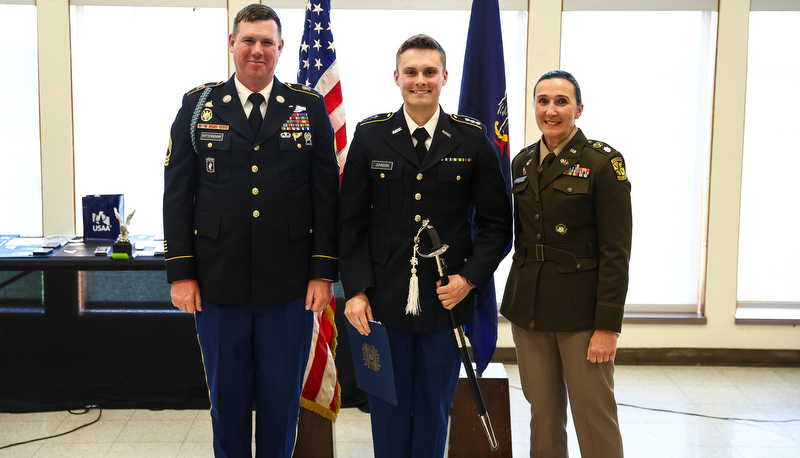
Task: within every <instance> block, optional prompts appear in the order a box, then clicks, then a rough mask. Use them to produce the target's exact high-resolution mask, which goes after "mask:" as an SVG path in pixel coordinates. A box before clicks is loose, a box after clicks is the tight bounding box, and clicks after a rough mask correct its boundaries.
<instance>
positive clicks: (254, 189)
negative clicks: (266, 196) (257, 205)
mask: <svg viewBox="0 0 800 458" xmlns="http://www.w3.org/2000/svg"><path fill="white" fill-rule="evenodd" d="M253 195H254V196H257V195H258V188H253Z"/></svg>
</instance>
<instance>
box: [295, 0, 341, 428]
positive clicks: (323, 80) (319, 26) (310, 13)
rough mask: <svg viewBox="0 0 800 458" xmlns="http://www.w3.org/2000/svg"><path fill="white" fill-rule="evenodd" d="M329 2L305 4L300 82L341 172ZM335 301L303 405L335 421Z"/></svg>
mask: <svg viewBox="0 0 800 458" xmlns="http://www.w3.org/2000/svg"><path fill="white" fill-rule="evenodd" d="M330 6H331V4H330V0H320V2H319V3H313V4H312V3H311V2H310V1H309V2H308V3H307V4H306V21H305V28H304V31H303V38H302V41H301V43H300V66H299V68H298V70H297V82H298V83H300V84H304V85H306V86H309V87H312V88H314V90H316V91H317V92H319V93H320V94H322V96H323V97H324V98H325V106H326V107H327V108H328V116H329V117H330V119H331V125H333V130H334V132H335V134H336V139H335V142H336V143H335V146H336V153H337V154H338V156H339V163H340V168H339V170H340V172H339V173H341V170H342V169H341V167H344V161H345V157H346V155H347V152H346V148H345V147H346V145H347V132H346V130H345V117H344V104H343V103H342V87H341V85H340V84H339V68H338V66H337V65H336V48H335V47H334V43H333V34H332V33H331V22H330V9H331V8H330ZM335 311H336V301H335V300H331V303H330V305H328V306H327V307H326V308H325V310H324V311H323V312H322V313H321V314H317V316H316V321H315V323H314V336H313V340H312V342H311V352H310V353H309V355H308V364H307V366H306V373H305V375H304V377H303V391H302V393H301V396H300V404H301V405H302V406H303V407H304V408H306V409H308V410H311V411H314V412H316V413H318V414H320V415H322V416H323V417H326V418H329V419H331V420H332V421H336V416H337V414H338V413H339V407H340V406H341V395H340V387H339V381H338V378H337V374H336V365H335V364H334V358H335V355H336V324H335V323H334V321H333V319H334V313H335Z"/></svg>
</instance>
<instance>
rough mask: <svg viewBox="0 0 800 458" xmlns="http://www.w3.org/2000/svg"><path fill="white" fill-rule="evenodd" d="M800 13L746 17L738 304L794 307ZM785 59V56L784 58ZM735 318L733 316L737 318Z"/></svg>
mask: <svg viewBox="0 0 800 458" xmlns="http://www.w3.org/2000/svg"><path fill="white" fill-rule="evenodd" d="M798 25H800V11H753V12H751V13H750V26H749V38H748V53H747V55H748V59H747V99H746V112H745V129H744V158H743V164H742V198H741V212H740V220H739V271H738V291H737V299H738V301H739V305H740V306H742V305H749V306H753V305H760V306H770V307H777V308H780V307H781V306H791V307H794V308H797V307H798V306H800V288H799V287H798V285H797V283H798V279H800V264H798V262H797V261H798V259H800V245H798V244H797V243H795V242H794V240H795V237H796V236H797V232H798V227H800V213H799V212H798V210H797V198H798V196H800V192H798V190H797V189H798V188H797V186H796V181H797V174H796V173H794V169H795V164H797V162H798V160H800V147H798V146H797V142H796V140H795V136H794V129H795V128H796V126H798V125H800V113H798V111H797V107H798V105H800V88H798V86H797V81H798V78H799V77H800V61H798V59H797V58H795V57H789V56H788V55H787V54H786V53H787V51H788V50H796V49H800V27H798ZM790 53H791V52H790ZM737 316H738V315H737Z"/></svg>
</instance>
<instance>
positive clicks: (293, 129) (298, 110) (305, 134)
mask: <svg viewBox="0 0 800 458" xmlns="http://www.w3.org/2000/svg"><path fill="white" fill-rule="evenodd" d="M281 139H283V140H282V141H286V140H287V139H291V141H292V142H294V144H295V145H297V149H303V147H304V146H305V147H307V148H310V147H312V146H313V141H312V135H311V122H310V121H309V119H308V113H307V112H306V107H303V106H300V105H298V106H296V107H295V108H294V113H292V115H291V116H289V119H287V120H286V121H284V123H283V125H282V126H281Z"/></svg>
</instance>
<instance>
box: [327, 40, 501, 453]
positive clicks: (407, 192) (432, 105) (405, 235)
mask: <svg viewBox="0 0 800 458" xmlns="http://www.w3.org/2000/svg"><path fill="white" fill-rule="evenodd" d="M395 82H396V83H397V85H398V86H399V87H400V90H401V93H402V96H403V101H404V102H405V103H404V104H403V107H402V108H401V109H400V110H399V111H397V112H396V113H386V114H381V115H377V116H373V117H372V118H369V119H366V120H364V121H362V122H361V123H360V124H359V125H358V127H357V128H356V131H355V134H354V137H353V141H352V143H351V145H350V150H349V153H348V159H347V165H346V166H345V169H344V174H343V178H342V192H341V197H342V203H341V206H340V212H339V238H340V244H339V247H340V249H339V252H340V256H341V263H340V264H341V266H340V267H341V274H342V284H343V286H344V292H345V296H346V299H347V303H346V306H345V316H346V317H347V319H348V321H349V322H350V323H351V324H352V325H353V326H354V327H355V328H356V329H357V330H358V331H359V332H360V333H361V334H364V335H366V334H369V332H370V327H369V323H368V320H372V319H374V320H377V321H380V322H382V323H383V324H384V325H386V330H387V334H388V337H389V345H390V347H391V354H392V363H393V368H394V374H395V385H396V390H397V405H393V404H391V403H389V402H386V401H384V400H382V399H380V398H378V397H376V396H372V395H370V396H369V407H370V415H371V419H372V437H373V444H374V451H375V456H376V457H378V458H382V457H404V458H410V457H413V458H420V457H437V458H441V457H442V455H443V454H444V447H445V442H446V440H447V424H448V415H449V411H450V405H451V403H452V401H453V396H454V395H455V389H456V386H457V382H458V373H459V365H460V363H461V357H460V355H459V351H458V347H457V346H456V342H455V337H454V334H453V330H452V324H451V320H450V310H452V311H453V312H454V313H455V315H456V318H457V321H458V323H459V324H462V325H463V324H467V323H469V322H471V321H472V319H473V315H474V311H475V294H474V293H473V290H477V291H482V290H483V288H485V287H486V286H487V284H488V283H489V280H490V279H491V277H492V275H493V274H494V271H495V269H496V268H497V265H498V263H499V262H500V260H501V259H502V257H503V254H504V251H505V248H506V246H507V245H508V243H509V242H510V241H511V205H510V199H509V197H508V195H507V194H506V187H505V184H504V181H503V176H502V173H501V171H500V163H499V161H498V159H497V154H496V153H495V150H494V147H493V146H492V144H491V143H490V141H489V139H488V137H487V135H486V129H485V127H484V126H483V125H482V124H481V123H480V122H478V121H476V120H474V119H471V118H467V117H463V116H458V115H447V114H446V113H444V112H443V111H442V110H441V107H440V106H439V93H440V91H441V89H442V86H444V85H445V83H446V82H447V71H446V69H445V54H444V50H443V49H442V48H441V46H440V45H439V43H438V42H436V40H434V39H433V38H431V37H428V36H425V35H418V36H415V37H412V38H410V39H408V40H407V41H406V42H405V43H403V45H402V46H401V47H400V50H399V51H398V53H397V69H396V70H395ZM473 209H474V214H473V212H472V210H473ZM425 219H429V220H430V224H431V225H432V226H434V227H435V228H436V230H437V232H438V234H439V235H440V236H441V240H442V242H443V243H446V244H447V245H449V249H448V250H447V252H446V253H445V254H444V257H445V259H446V262H447V265H448V267H449V272H450V274H451V275H449V277H448V279H449V283H448V284H447V285H446V286H440V283H437V280H438V278H439V277H438V273H437V271H436V267H435V263H434V261H433V260H431V259H424V258H421V257H420V258H419V262H418V265H416V266H415V267H416V269H415V270H416V273H415V274H414V275H415V276H416V277H417V280H418V282H419V295H418V297H419V307H418V308H415V307H410V308H409V310H408V311H407V305H408V304H407V298H408V297H409V283H410V281H409V279H410V277H411V276H412V274H411V267H412V266H411V265H410V263H409V259H410V258H411V257H412V249H413V248H412V247H413V244H414V243H413V239H414V236H415V235H416V234H417V232H418V230H419V229H420V226H421V222H422V221H423V220H425ZM473 224H475V226H476V227H477V228H478V232H477V235H476V236H475V237H474V238H473V237H472V226H473ZM411 302H414V301H411ZM476 421H477V420H476Z"/></svg>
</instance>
